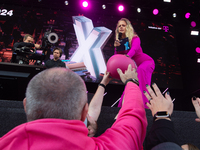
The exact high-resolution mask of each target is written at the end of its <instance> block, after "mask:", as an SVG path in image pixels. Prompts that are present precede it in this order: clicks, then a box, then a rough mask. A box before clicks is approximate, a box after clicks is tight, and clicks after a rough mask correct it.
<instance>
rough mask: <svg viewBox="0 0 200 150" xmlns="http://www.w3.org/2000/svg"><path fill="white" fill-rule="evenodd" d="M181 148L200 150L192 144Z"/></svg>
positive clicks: (184, 149)
mask: <svg viewBox="0 0 200 150" xmlns="http://www.w3.org/2000/svg"><path fill="white" fill-rule="evenodd" d="M181 148H182V149H183V150H199V149H198V147H196V146H195V145H193V144H190V143H187V144H184V145H181Z"/></svg>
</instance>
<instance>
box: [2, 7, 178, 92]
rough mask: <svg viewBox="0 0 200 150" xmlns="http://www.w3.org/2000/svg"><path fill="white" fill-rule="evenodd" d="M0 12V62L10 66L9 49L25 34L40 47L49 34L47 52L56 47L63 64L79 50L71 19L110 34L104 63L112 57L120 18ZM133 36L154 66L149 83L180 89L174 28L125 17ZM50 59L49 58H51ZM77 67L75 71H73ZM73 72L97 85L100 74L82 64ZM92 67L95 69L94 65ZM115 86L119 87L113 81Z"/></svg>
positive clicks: (6, 9) (7, 9)
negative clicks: (81, 19)
mask: <svg viewBox="0 0 200 150" xmlns="http://www.w3.org/2000/svg"><path fill="white" fill-rule="evenodd" d="M0 8H1V11H0V62H10V61H11V57H12V47H13V44H14V43H15V42H21V41H22V40H23V36H24V35H25V34H31V35H33V37H34V40H35V43H38V44H41V43H42V38H43V37H44V34H45V33H46V32H47V31H49V30H51V32H53V33H56V34H57V36H58V42H56V43H54V44H52V46H51V48H50V51H52V50H53V48H55V47H60V48H61V49H62V50H63V56H62V57H61V59H62V60H63V61H64V62H65V63H66V64H70V63H76V62H70V59H71V57H72V56H73V54H74V53H75V52H76V50H77V49H78V48H79V46H80V45H79V43H78V40H77V38H78V37H77V35H76V32H75V29H74V25H73V24H74V21H73V16H85V17H86V18H88V19H90V20H92V23H93V26H94V27H105V28H107V29H109V30H111V31H112V32H111V34H110V36H109V37H108V40H107V41H105V45H103V46H102V54H103V58H104V61H105V63H106V62H107V61H108V59H109V58H110V57H111V56H113V55H114V40H115V33H114V32H115V28H116V24H117V21H118V20H119V19H121V17H120V16H114V17H111V16H110V15H109V14H107V15H99V14H95V13H93V14H87V15H84V14H79V13H78V12H77V13H76V12H75V11H74V12H67V13H66V12H65V11H62V10H52V9H47V8H43V9H41V8H30V7H22V6H13V5H12V6H11V5H10V6H9V5H7V6H6V5H2V6H1V7H0ZM126 18H128V19H129V20H130V21H131V23H132V25H133V27H134V29H135V31H136V33H137V34H138V36H139V37H140V40H141V47H142V49H143V52H144V53H146V54H148V55H149V56H151V57H152V58H153V59H154V61H155V64H156V67H155V70H154V72H153V75H152V82H156V83H157V84H158V85H159V87H169V88H182V78H181V70H180V63H179V56H178V51H177V46H176V36H175V34H174V31H175V28H174V26H173V25H172V24H170V23H166V22H165V23H163V22H154V21H150V20H138V19H134V18H129V16H127V17H126ZM51 57H52V56H50V58H51ZM76 67H77V68H76ZM76 67H75V68H74V69H73V70H74V71H75V72H76V73H78V74H79V75H80V76H82V77H83V79H84V80H85V81H86V82H97V83H98V82H100V80H101V79H102V73H103V72H101V71H99V75H97V76H93V75H92V74H91V72H90V71H89V70H88V68H86V66H85V64H84V63H83V62H78V64H77V66H76ZM94 67H95V65H94ZM112 83H114V84H121V82H120V81H118V80H113V81H112Z"/></svg>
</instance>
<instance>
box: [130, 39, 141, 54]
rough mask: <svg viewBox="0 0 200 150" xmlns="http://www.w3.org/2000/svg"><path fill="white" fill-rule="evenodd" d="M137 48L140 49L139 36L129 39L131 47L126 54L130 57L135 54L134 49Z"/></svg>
mask: <svg viewBox="0 0 200 150" xmlns="http://www.w3.org/2000/svg"><path fill="white" fill-rule="evenodd" d="M139 49H140V38H139V37H133V39H132V41H131V49H130V50H129V52H128V53H127V55H129V57H130V58H132V57H133V56H134V55H135V53H136V51H137V50H139Z"/></svg>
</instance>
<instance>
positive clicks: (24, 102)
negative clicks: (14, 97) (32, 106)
mask: <svg viewBox="0 0 200 150" xmlns="http://www.w3.org/2000/svg"><path fill="white" fill-rule="evenodd" d="M23 105H24V111H25V112H26V98H24V100H23Z"/></svg>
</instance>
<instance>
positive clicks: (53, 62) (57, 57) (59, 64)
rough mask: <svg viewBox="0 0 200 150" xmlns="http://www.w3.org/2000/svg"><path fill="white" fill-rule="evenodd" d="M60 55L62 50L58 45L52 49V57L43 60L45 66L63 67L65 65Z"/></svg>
mask: <svg viewBox="0 0 200 150" xmlns="http://www.w3.org/2000/svg"><path fill="white" fill-rule="evenodd" d="M61 56H62V50H61V49H60V48H58V47H56V48H54V49H53V59H51V60H47V61H46V62H45V66H46V68H53V67H65V68H66V65H65V63H64V62H62V61H61V60H60V57H61Z"/></svg>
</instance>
